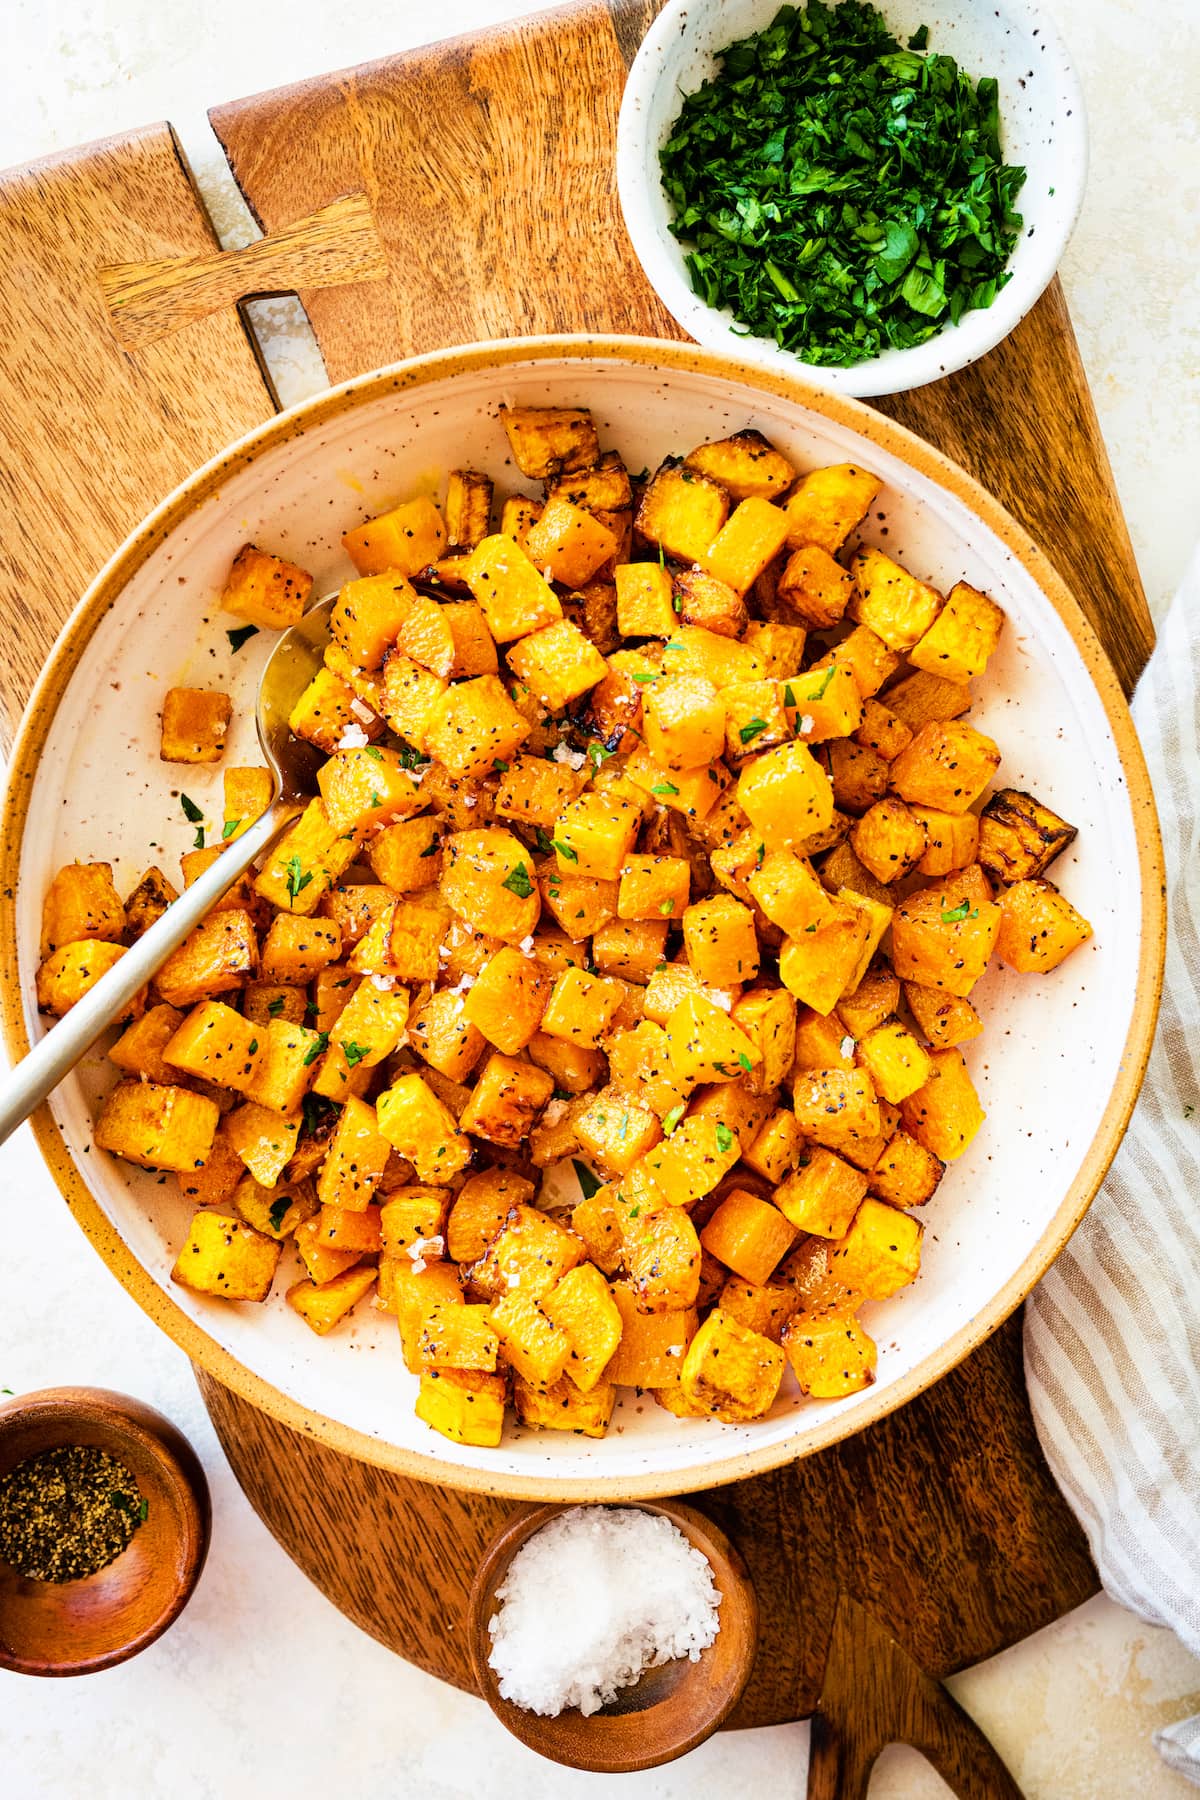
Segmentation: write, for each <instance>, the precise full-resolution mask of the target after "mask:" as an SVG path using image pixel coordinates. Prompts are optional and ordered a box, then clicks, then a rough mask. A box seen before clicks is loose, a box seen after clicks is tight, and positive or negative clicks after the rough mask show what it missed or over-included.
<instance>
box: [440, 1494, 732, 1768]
mask: <svg viewBox="0 0 1200 1800" xmlns="http://www.w3.org/2000/svg"><path fill="white" fill-rule="evenodd" d="M637 1504H638V1510H639V1511H641V1512H648V1513H657V1514H659V1515H660V1516H661V1517H662V1518H664V1519H670V1521H671V1523H672V1524H673V1525H675V1526H677V1527H678V1528H679V1530H680V1531H681V1532H682V1533H683V1535H684V1537H686V1538H687V1540H688V1542H689V1543H691V1544H692V1545H693V1546H694V1547H695V1548H696V1549H697V1550H699V1551H700V1552H701V1554H702V1555H704V1556H706V1557H707V1558H708V1561H709V1563H710V1565H711V1567H712V1572H713V1580H714V1582H715V1584H716V1587H717V1590H718V1592H719V1593H720V1595H721V1604H720V1609H719V1615H718V1616H719V1620H720V1629H719V1631H718V1632H717V1636H716V1638H715V1639H714V1641H713V1642H712V1643H711V1644H710V1645H709V1647H708V1649H707V1650H702V1651H701V1653H700V1658H699V1661H698V1662H689V1661H688V1660H687V1658H686V1657H684V1658H681V1659H680V1660H679V1661H677V1662H672V1663H665V1664H664V1665H663V1666H662V1667H661V1668H657V1669H647V1671H646V1673H645V1674H644V1675H643V1676H642V1678H641V1680H640V1681H639V1682H637V1683H636V1684H635V1685H634V1686H632V1687H628V1688H623V1689H622V1690H621V1692H620V1693H619V1694H618V1695H617V1698H616V1699H615V1700H614V1701H613V1702H612V1704H611V1705H610V1706H606V1707H603V1708H602V1709H601V1710H600V1711H599V1712H595V1713H592V1714H591V1715H590V1716H589V1717H587V1718H584V1716H583V1714H582V1713H580V1712H577V1711H575V1710H574V1709H572V1710H570V1711H567V1712H562V1713H559V1715H558V1716H557V1718H553V1719H545V1718H542V1717H541V1715H540V1714H538V1713H533V1712H526V1711H525V1709H524V1708H523V1707H520V1706H515V1705H514V1704H513V1703H512V1701H511V1700H505V1699H503V1698H502V1696H501V1694H500V1690H499V1685H498V1682H497V1678H496V1673H495V1671H494V1670H493V1668H492V1667H491V1664H490V1663H489V1662H488V1655H489V1652H490V1650H491V1647H492V1640H491V1635H490V1633H489V1631H488V1625H489V1623H490V1621H491V1619H492V1618H493V1617H494V1615H495V1613H496V1610H497V1607H496V1590H497V1588H498V1587H500V1586H501V1585H502V1583H503V1581H504V1578H505V1576H506V1575H507V1574H508V1568H509V1564H510V1563H511V1562H512V1559H513V1557H514V1556H515V1555H516V1553H517V1551H518V1550H519V1549H520V1548H521V1546H522V1544H524V1543H525V1542H526V1541H527V1540H528V1539H529V1538H531V1537H532V1536H533V1534H534V1532H535V1531H540V1530H541V1528H542V1526H543V1525H545V1524H546V1523H547V1521H548V1520H550V1519H553V1518H554V1517H555V1516H556V1514H558V1513H560V1512H564V1511H566V1510H567V1509H566V1508H565V1507H561V1506H537V1507H526V1508H523V1509H522V1511H520V1512H519V1513H517V1514H516V1515H515V1517H514V1518H513V1519H512V1520H511V1521H510V1522H509V1524H508V1525H506V1526H505V1528H504V1530H503V1531H502V1532H501V1533H500V1535H499V1536H498V1537H497V1538H496V1539H495V1540H494V1542H493V1543H492V1545H491V1547H490V1549H489V1550H488V1552H487V1555H486V1556H485V1557H484V1559H483V1561H482V1563H481V1564H480V1566H479V1570H478V1573H477V1574H476V1576H475V1580H474V1582H473V1583H472V1586H471V1598H470V1603H469V1613H468V1623H467V1630H468V1634H469V1641H470V1649H471V1663H472V1666H473V1668H474V1671H475V1681H476V1684H477V1686H478V1688H479V1691H480V1692H481V1694H482V1695H483V1697H484V1699H485V1700H486V1701H487V1703H488V1705H489V1706H490V1707H491V1709H492V1711H493V1712H494V1713H495V1715H496V1717H497V1718H498V1719H499V1721H500V1723H501V1724H502V1725H504V1726H506V1727H507V1729H508V1730H509V1731H511V1732H512V1734H513V1736H514V1737H517V1738H520V1740H521V1742H522V1743H523V1744H527V1745H528V1746H529V1748H530V1749H531V1750H536V1751H538V1753H539V1754H540V1755H542V1756H546V1757H549V1758H550V1759H551V1761H553V1762H558V1763H565V1764H567V1765H568V1767H570V1768H573V1769H589V1770H592V1771H593V1772H594V1773H596V1774H601V1775H627V1774H631V1773H632V1772H633V1771H634V1770H635V1769H653V1768H656V1767H657V1766H658V1765H659V1764H660V1763H665V1762H672V1761H674V1759H675V1758H676V1757H677V1756H683V1755H684V1753H685V1752H686V1751H688V1750H694V1749H695V1748H696V1745H697V1744H702V1743H703V1742H704V1740H705V1738H707V1737H711V1736H712V1734H713V1732H714V1731H715V1730H716V1729H717V1727H718V1726H719V1725H720V1724H721V1723H722V1721H723V1720H725V1719H726V1718H728V1716H729V1714H730V1713H731V1712H732V1710H733V1708H734V1707H735V1706H736V1704H737V1702H738V1700H739V1698H740V1697H741V1694H742V1690H743V1689H744V1687H745V1686H746V1683H747V1681H748V1680H749V1679H750V1671H751V1669H752V1668H753V1666H754V1655H755V1651H756V1649H757V1646H758V1601H757V1599H756V1597H755V1593H754V1586H753V1583H752V1582H751V1580H750V1576H749V1572H748V1571H747V1569H746V1565H745V1563H744V1562H743V1561H742V1559H741V1557H740V1556H739V1554H738V1552H737V1551H736V1550H735V1549H734V1547H733V1545H732V1544H731V1543H730V1541H729V1539H728V1538H727V1537H726V1536H725V1534H724V1532H723V1531H720V1530H718V1528H717V1527H716V1526H715V1525H714V1524H713V1523H712V1521H711V1519H706V1518H705V1517H704V1514H703V1513H699V1512H695V1511H694V1510H693V1509H692V1508H691V1507H690V1506H680V1505H679V1504H678V1502H676V1501H670V1502H667V1503H664V1504H657V1503H655V1502H652V1501H649V1500H642V1501H639V1502H638V1503H637ZM570 1601H571V1597H570V1595H569V1594H568V1595H564V1596H563V1602H564V1604H565V1605H570Z"/></svg>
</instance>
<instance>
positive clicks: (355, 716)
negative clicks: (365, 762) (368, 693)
mask: <svg viewBox="0 0 1200 1800" xmlns="http://www.w3.org/2000/svg"><path fill="white" fill-rule="evenodd" d="M363 713H365V714H366V717H365V718H363V717H360V715H361V714H363ZM288 726H289V728H290V729H291V730H292V731H293V732H294V733H295V735H296V736H297V737H301V738H306V739H307V740H308V742H309V743H310V744H316V746H317V748H318V749H319V750H324V751H325V753H326V755H327V756H331V755H332V754H333V752H334V751H335V750H337V749H338V747H339V746H340V744H341V742H342V739H343V737H344V736H349V735H355V736H357V741H358V742H359V743H360V744H361V743H362V740H363V738H364V737H367V738H371V737H378V736H379V734H380V732H381V731H382V729H383V723H382V721H381V720H380V719H378V718H376V717H375V715H374V714H373V713H372V712H371V710H370V708H369V707H367V706H366V705H365V704H364V702H363V701H362V700H360V699H359V697H358V695H357V694H356V693H355V691H354V689H353V688H352V687H351V686H350V684H349V683H348V682H346V681H343V680H342V678H341V676H340V675H335V674H334V673H333V670H332V669H327V668H320V669H318V670H317V672H316V674H315V675H314V676H313V678H312V680H311V681H310V682H309V684H308V686H307V687H306V688H305V690H304V692H303V693H302V694H301V696H300V698H299V699H298V700H297V702H296V704H295V706H294V707H293V708H292V711H291V714H290V716H289V718H288Z"/></svg>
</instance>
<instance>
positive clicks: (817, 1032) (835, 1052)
mask: <svg viewBox="0 0 1200 1800" xmlns="http://www.w3.org/2000/svg"><path fill="white" fill-rule="evenodd" d="M854 1066H855V1065H854V1039H853V1037H852V1036H849V1035H848V1034H847V1031H846V1027H845V1025H843V1023H842V1021H841V1018H840V1016H839V1015H838V1014H837V1013H833V1012H831V1013H829V1014H828V1015H825V1014H822V1013H819V1012H816V1011H814V1009H813V1008H812V1007H810V1006H802V1007H801V1008H800V1009H799V1011H798V1013H797V1014H796V1053H795V1056H794V1057H793V1059H792V1077H793V1079H794V1078H795V1077H796V1076H797V1075H801V1074H804V1073H806V1072H807V1071H808V1070H810V1069H842V1070H844V1071H845V1073H846V1074H849V1073H850V1071H851V1070H852V1069H853V1068H854Z"/></svg>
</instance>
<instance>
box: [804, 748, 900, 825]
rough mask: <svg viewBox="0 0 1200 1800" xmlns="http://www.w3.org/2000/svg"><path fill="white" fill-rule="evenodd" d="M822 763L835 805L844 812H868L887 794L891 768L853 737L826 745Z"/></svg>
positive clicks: (822, 754)
mask: <svg viewBox="0 0 1200 1800" xmlns="http://www.w3.org/2000/svg"><path fill="white" fill-rule="evenodd" d="M821 760H822V762H823V764H824V766H825V770H826V773H827V774H828V776H829V785H830V788H831V789H832V791H833V799H834V804H835V805H836V806H837V807H839V808H840V809H841V811H842V812H848V813H865V812H867V811H869V810H870V808H871V807H872V806H874V805H875V802H876V801H877V800H882V799H883V796H884V795H885V794H886V793H887V790H888V767H889V765H888V764H887V763H885V762H884V760H883V758H882V757H881V756H876V754H875V752H874V750H868V749H866V748H865V746H864V745H862V744H856V743H854V742H853V740H852V739H850V738H838V739H837V740H836V742H834V743H831V744H826V745H825V748H824V750H823V751H822V753H821Z"/></svg>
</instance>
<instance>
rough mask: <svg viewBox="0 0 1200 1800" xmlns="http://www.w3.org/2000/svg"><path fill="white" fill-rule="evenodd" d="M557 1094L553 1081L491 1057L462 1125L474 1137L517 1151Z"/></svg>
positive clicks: (529, 1065) (519, 1064) (504, 1058)
mask: <svg viewBox="0 0 1200 1800" xmlns="http://www.w3.org/2000/svg"><path fill="white" fill-rule="evenodd" d="M553 1092H554V1077H553V1076H552V1075H548V1074H547V1073H546V1071H545V1070H544V1069H538V1068H535V1067H534V1066H533V1064H532V1063H527V1062H518V1061H517V1060H516V1058H515V1057H511V1056H504V1055H502V1054H501V1053H500V1052H499V1051H496V1052H495V1054H494V1055H492V1056H489V1058H488V1060H487V1062H486V1063H485V1064H484V1066H483V1069H482V1070H481V1072H480V1075H479V1079H478V1080H477V1081H476V1083H475V1086H474V1088H473V1089H472V1090H471V1098H470V1099H469V1100H468V1102H467V1104H466V1106H465V1108H464V1109H463V1112H462V1115H461V1117H460V1119H459V1124H460V1126H461V1127H462V1129H463V1130H464V1131H469V1132H471V1133H472V1134H473V1135H474V1136H475V1137H481V1138H486V1139H487V1140H488V1142H489V1143H492V1144H501V1145H505V1146H508V1147H510V1148H512V1149H516V1148H517V1147H518V1146H519V1145H520V1144H521V1142H522V1140H523V1139H525V1138H527V1137H528V1136H529V1134H530V1132H531V1131H532V1130H533V1126H534V1122H535V1120H536V1119H537V1116H538V1114H539V1113H540V1112H541V1110H542V1108H543V1107H544V1106H545V1104H546V1102H547V1100H549V1098H550V1096H551V1094H552V1093H553Z"/></svg>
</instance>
